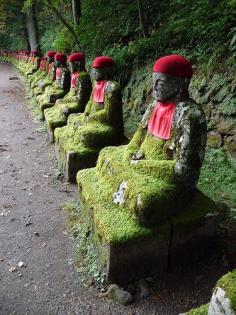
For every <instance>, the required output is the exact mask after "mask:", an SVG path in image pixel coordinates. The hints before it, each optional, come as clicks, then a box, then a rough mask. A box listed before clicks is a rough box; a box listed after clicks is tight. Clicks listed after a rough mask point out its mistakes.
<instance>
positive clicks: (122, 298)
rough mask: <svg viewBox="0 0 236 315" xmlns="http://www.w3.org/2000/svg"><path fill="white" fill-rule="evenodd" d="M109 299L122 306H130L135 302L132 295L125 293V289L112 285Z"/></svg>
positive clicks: (109, 290)
mask: <svg viewBox="0 0 236 315" xmlns="http://www.w3.org/2000/svg"><path fill="white" fill-rule="evenodd" d="M108 297H109V298H110V299H111V300H113V301H115V302H118V303H120V304H122V305H128V304H130V303H132V301H133V297H132V295H131V294H130V293H129V292H128V291H125V290H124V289H123V288H121V287H119V286H118V285H117V284H112V285H111V286H110V287H109V289H108Z"/></svg>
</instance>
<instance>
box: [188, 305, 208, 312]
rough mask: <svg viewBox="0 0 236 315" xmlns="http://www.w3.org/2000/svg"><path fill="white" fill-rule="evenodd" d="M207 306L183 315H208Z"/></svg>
mask: <svg viewBox="0 0 236 315" xmlns="http://www.w3.org/2000/svg"><path fill="white" fill-rule="evenodd" d="M208 308H209V304H205V305H202V306H200V307H198V308H194V309H192V310H190V311H189V312H187V313H185V315H207V314H208Z"/></svg>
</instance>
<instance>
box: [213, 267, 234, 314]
mask: <svg viewBox="0 0 236 315" xmlns="http://www.w3.org/2000/svg"><path fill="white" fill-rule="evenodd" d="M216 287H220V288H222V289H223V290H224V291H225V292H226V296H227V298H228V299H229V301H230V305H231V307H232V309H233V310H234V311H235V312H236V269H235V270H233V271H232V272H229V273H227V274H226V275H225V276H223V277H222V278H221V279H220V280H219V281H218V282H217V284H216Z"/></svg>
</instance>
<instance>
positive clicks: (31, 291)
mask: <svg viewBox="0 0 236 315" xmlns="http://www.w3.org/2000/svg"><path fill="white" fill-rule="evenodd" d="M14 76H16V74H15V73H14V70H13V69H12V68H11V67H10V66H9V65H7V64H5V63H0V314H4V315H8V314H17V315H18V314H19V315H20V314H42V315H44V314H50V315H51V314H52V315H54V314H84V315H87V314H127V315H135V314H144V315H146V314H150V315H151V314H160V315H165V314H166V315H168V314H170V315H173V314H178V313H180V312H183V311H186V310H188V309H190V308H191V307H192V306H195V305H200V304H202V303H205V302H207V301H208V300H209V297H210V295H211V288H212V287H213V286H214V284H215V281H216V279H218V278H219V277H220V275H221V274H222V273H223V272H224V268H223V267H222V266H221V264H220V263H218V262H217V261H216V259H215V257H212V258H210V260H208V261H207V262H203V263H201V264H198V265H196V266H194V268H186V270H185V273H184V276H183V273H181V272H180V271H179V272H175V273H174V274H171V273H169V274H168V275H166V276H165V277H164V278H163V279H159V280H157V281H156V282H155V283H154V285H153V293H152V295H151V297H149V298H148V299H146V300H145V301H140V300H139V299H137V301H136V302H135V303H134V304H132V305H131V306H128V307H123V306H121V305H118V304H115V303H113V302H110V301H108V300H107V299H106V298H99V297H98V291H97V290H96V289H93V288H92V289H86V288H85V287H84V286H83V284H82V283H81V282H80V279H79V275H78V273H76V272H75V269H74V267H73V266H70V264H69V261H70V258H71V257H72V255H73V246H74V243H73V240H71V239H70V238H69V237H68V235H67V234H66V226H65V222H66V218H65V216H64V214H63V212H62V211H61V210H60V205H61V204H62V203H63V202H65V201H66V200H68V199H72V198H75V197H76V187H75V186H72V185H68V184H65V183H64V184H63V183H61V182H59V181H57V180H55V176H54V161H53V157H54V152H53V146H51V145H49V144H48V143H47V141H46V137H45V135H44V134H42V133H39V132H38V131H37V128H38V127H39V125H37V124H35V123H34V122H33V119H32V117H31V115H30V113H29V111H28V109H27V106H26V104H25V103H26V100H25V92H24V89H23V85H22V83H21V81H20V80H9V78H10V77H14ZM19 262H23V263H24V266H23V267H19V266H18V264H19Z"/></svg>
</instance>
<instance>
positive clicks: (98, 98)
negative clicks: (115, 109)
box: [93, 81, 107, 103]
mask: <svg viewBox="0 0 236 315" xmlns="http://www.w3.org/2000/svg"><path fill="white" fill-rule="evenodd" d="M106 83H107V81H99V82H96V85H95V86H94V88H93V100H94V102H97V103H104V100H105V88H106Z"/></svg>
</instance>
